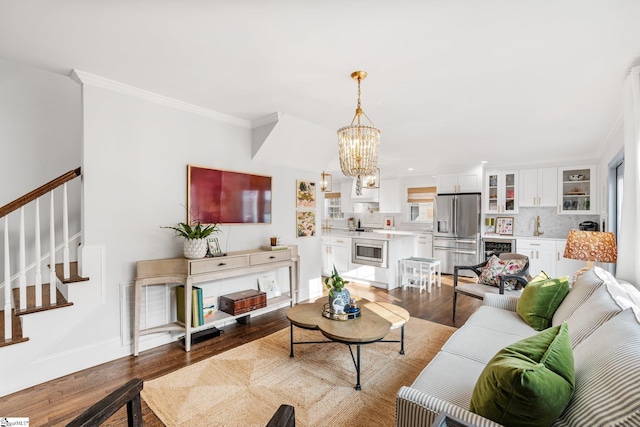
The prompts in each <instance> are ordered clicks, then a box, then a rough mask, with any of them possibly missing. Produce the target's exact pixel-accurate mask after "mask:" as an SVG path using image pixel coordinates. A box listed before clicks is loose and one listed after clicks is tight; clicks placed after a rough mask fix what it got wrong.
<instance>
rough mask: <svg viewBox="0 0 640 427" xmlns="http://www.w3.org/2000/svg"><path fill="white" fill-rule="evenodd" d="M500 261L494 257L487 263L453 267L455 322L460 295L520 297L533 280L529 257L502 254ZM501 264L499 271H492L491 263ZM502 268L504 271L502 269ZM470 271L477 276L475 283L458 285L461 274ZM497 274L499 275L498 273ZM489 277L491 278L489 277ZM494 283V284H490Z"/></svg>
mask: <svg viewBox="0 0 640 427" xmlns="http://www.w3.org/2000/svg"><path fill="white" fill-rule="evenodd" d="M498 259H499V261H498V262H496V261H492V260H494V258H493V257H490V258H488V259H487V260H486V261H485V262H482V263H480V264H476V265H457V266H455V267H453V321H454V322H455V321H456V302H457V298H458V294H461V295H466V296H469V297H473V298H477V299H480V300H482V299H484V294H485V293H487V292H489V293H494V294H498V293H499V294H505V293H506V294H509V295H513V296H516V297H520V294H522V289H523V288H524V287H525V286H527V283H528V282H529V280H530V279H531V277H530V276H529V257H527V256H526V255H520V254H512V253H502V254H500V255H499V256H498ZM490 262H491V263H493V264H499V266H498V268H497V269H493V270H492V271H488V270H491V265H490V266H489V268H487V265H488V264H489V263H490ZM501 268H502V269H501ZM462 270H470V271H472V272H473V273H475V275H476V276H477V280H476V281H475V282H473V283H464V282H461V283H458V276H459V272H460V271H462ZM496 272H497V273H496ZM487 276H489V277H487ZM489 283H492V284H489Z"/></svg>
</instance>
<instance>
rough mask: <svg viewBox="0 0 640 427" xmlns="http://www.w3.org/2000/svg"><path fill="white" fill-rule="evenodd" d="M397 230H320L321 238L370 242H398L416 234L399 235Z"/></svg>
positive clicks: (403, 233)
mask: <svg viewBox="0 0 640 427" xmlns="http://www.w3.org/2000/svg"><path fill="white" fill-rule="evenodd" d="M397 231H398V230H374V231H373V232H371V231H348V230H336V229H332V230H322V236H333V237H357V238H360V239H371V240H400V239H406V238H408V237H416V235H417V233H410V234H405V233H406V232H402V233H401V234H400V233H398V232H397Z"/></svg>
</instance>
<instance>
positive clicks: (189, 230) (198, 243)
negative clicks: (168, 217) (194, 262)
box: [161, 214, 220, 259]
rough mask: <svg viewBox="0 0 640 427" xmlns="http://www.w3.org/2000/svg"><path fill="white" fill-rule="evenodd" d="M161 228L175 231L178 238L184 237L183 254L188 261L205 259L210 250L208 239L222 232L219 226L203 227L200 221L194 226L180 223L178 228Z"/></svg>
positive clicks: (214, 224) (209, 225)
mask: <svg viewBox="0 0 640 427" xmlns="http://www.w3.org/2000/svg"><path fill="white" fill-rule="evenodd" d="M189 216H191V214H189ZM161 228H169V229H171V230H173V231H175V233H176V236H180V237H184V239H185V240H184V246H183V253H184V257H185V258H188V259H199V258H204V257H205V256H206V255H207V250H208V249H209V242H208V241H207V237H209V236H210V235H211V234H212V233H219V232H220V229H219V228H218V224H216V223H213V224H208V225H205V226H203V225H202V224H201V223H200V221H197V222H196V224H195V225H194V226H191V225H189V224H186V223H184V222H180V223H178V226H177V227H173V226H168V227H161ZM218 249H219V245H218Z"/></svg>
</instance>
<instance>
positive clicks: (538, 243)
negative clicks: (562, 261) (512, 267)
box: [516, 238, 557, 277]
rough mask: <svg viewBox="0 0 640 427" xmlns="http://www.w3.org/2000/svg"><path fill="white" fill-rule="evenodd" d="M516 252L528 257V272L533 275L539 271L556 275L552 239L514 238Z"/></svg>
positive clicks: (554, 248)
mask: <svg viewBox="0 0 640 427" xmlns="http://www.w3.org/2000/svg"><path fill="white" fill-rule="evenodd" d="M516 252H517V253H519V254H522V255H526V256H528V257H529V274H530V275H531V276H532V277H535V276H537V275H538V273H540V272H541V271H544V272H545V273H547V274H548V275H549V276H550V277H556V263H557V261H556V258H557V248H556V241H555V240H552V239H520V238H518V239H516Z"/></svg>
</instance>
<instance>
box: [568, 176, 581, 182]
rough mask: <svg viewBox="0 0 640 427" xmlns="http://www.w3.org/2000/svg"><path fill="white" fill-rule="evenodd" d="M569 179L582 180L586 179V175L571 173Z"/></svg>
mask: <svg viewBox="0 0 640 427" xmlns="http://www.w3.org/2000/svg"><path fill="white" fill-rule="evenodd" d="M569 179H570V180H571V181H582V180H583V179H584V175H569Z"/></svg>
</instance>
